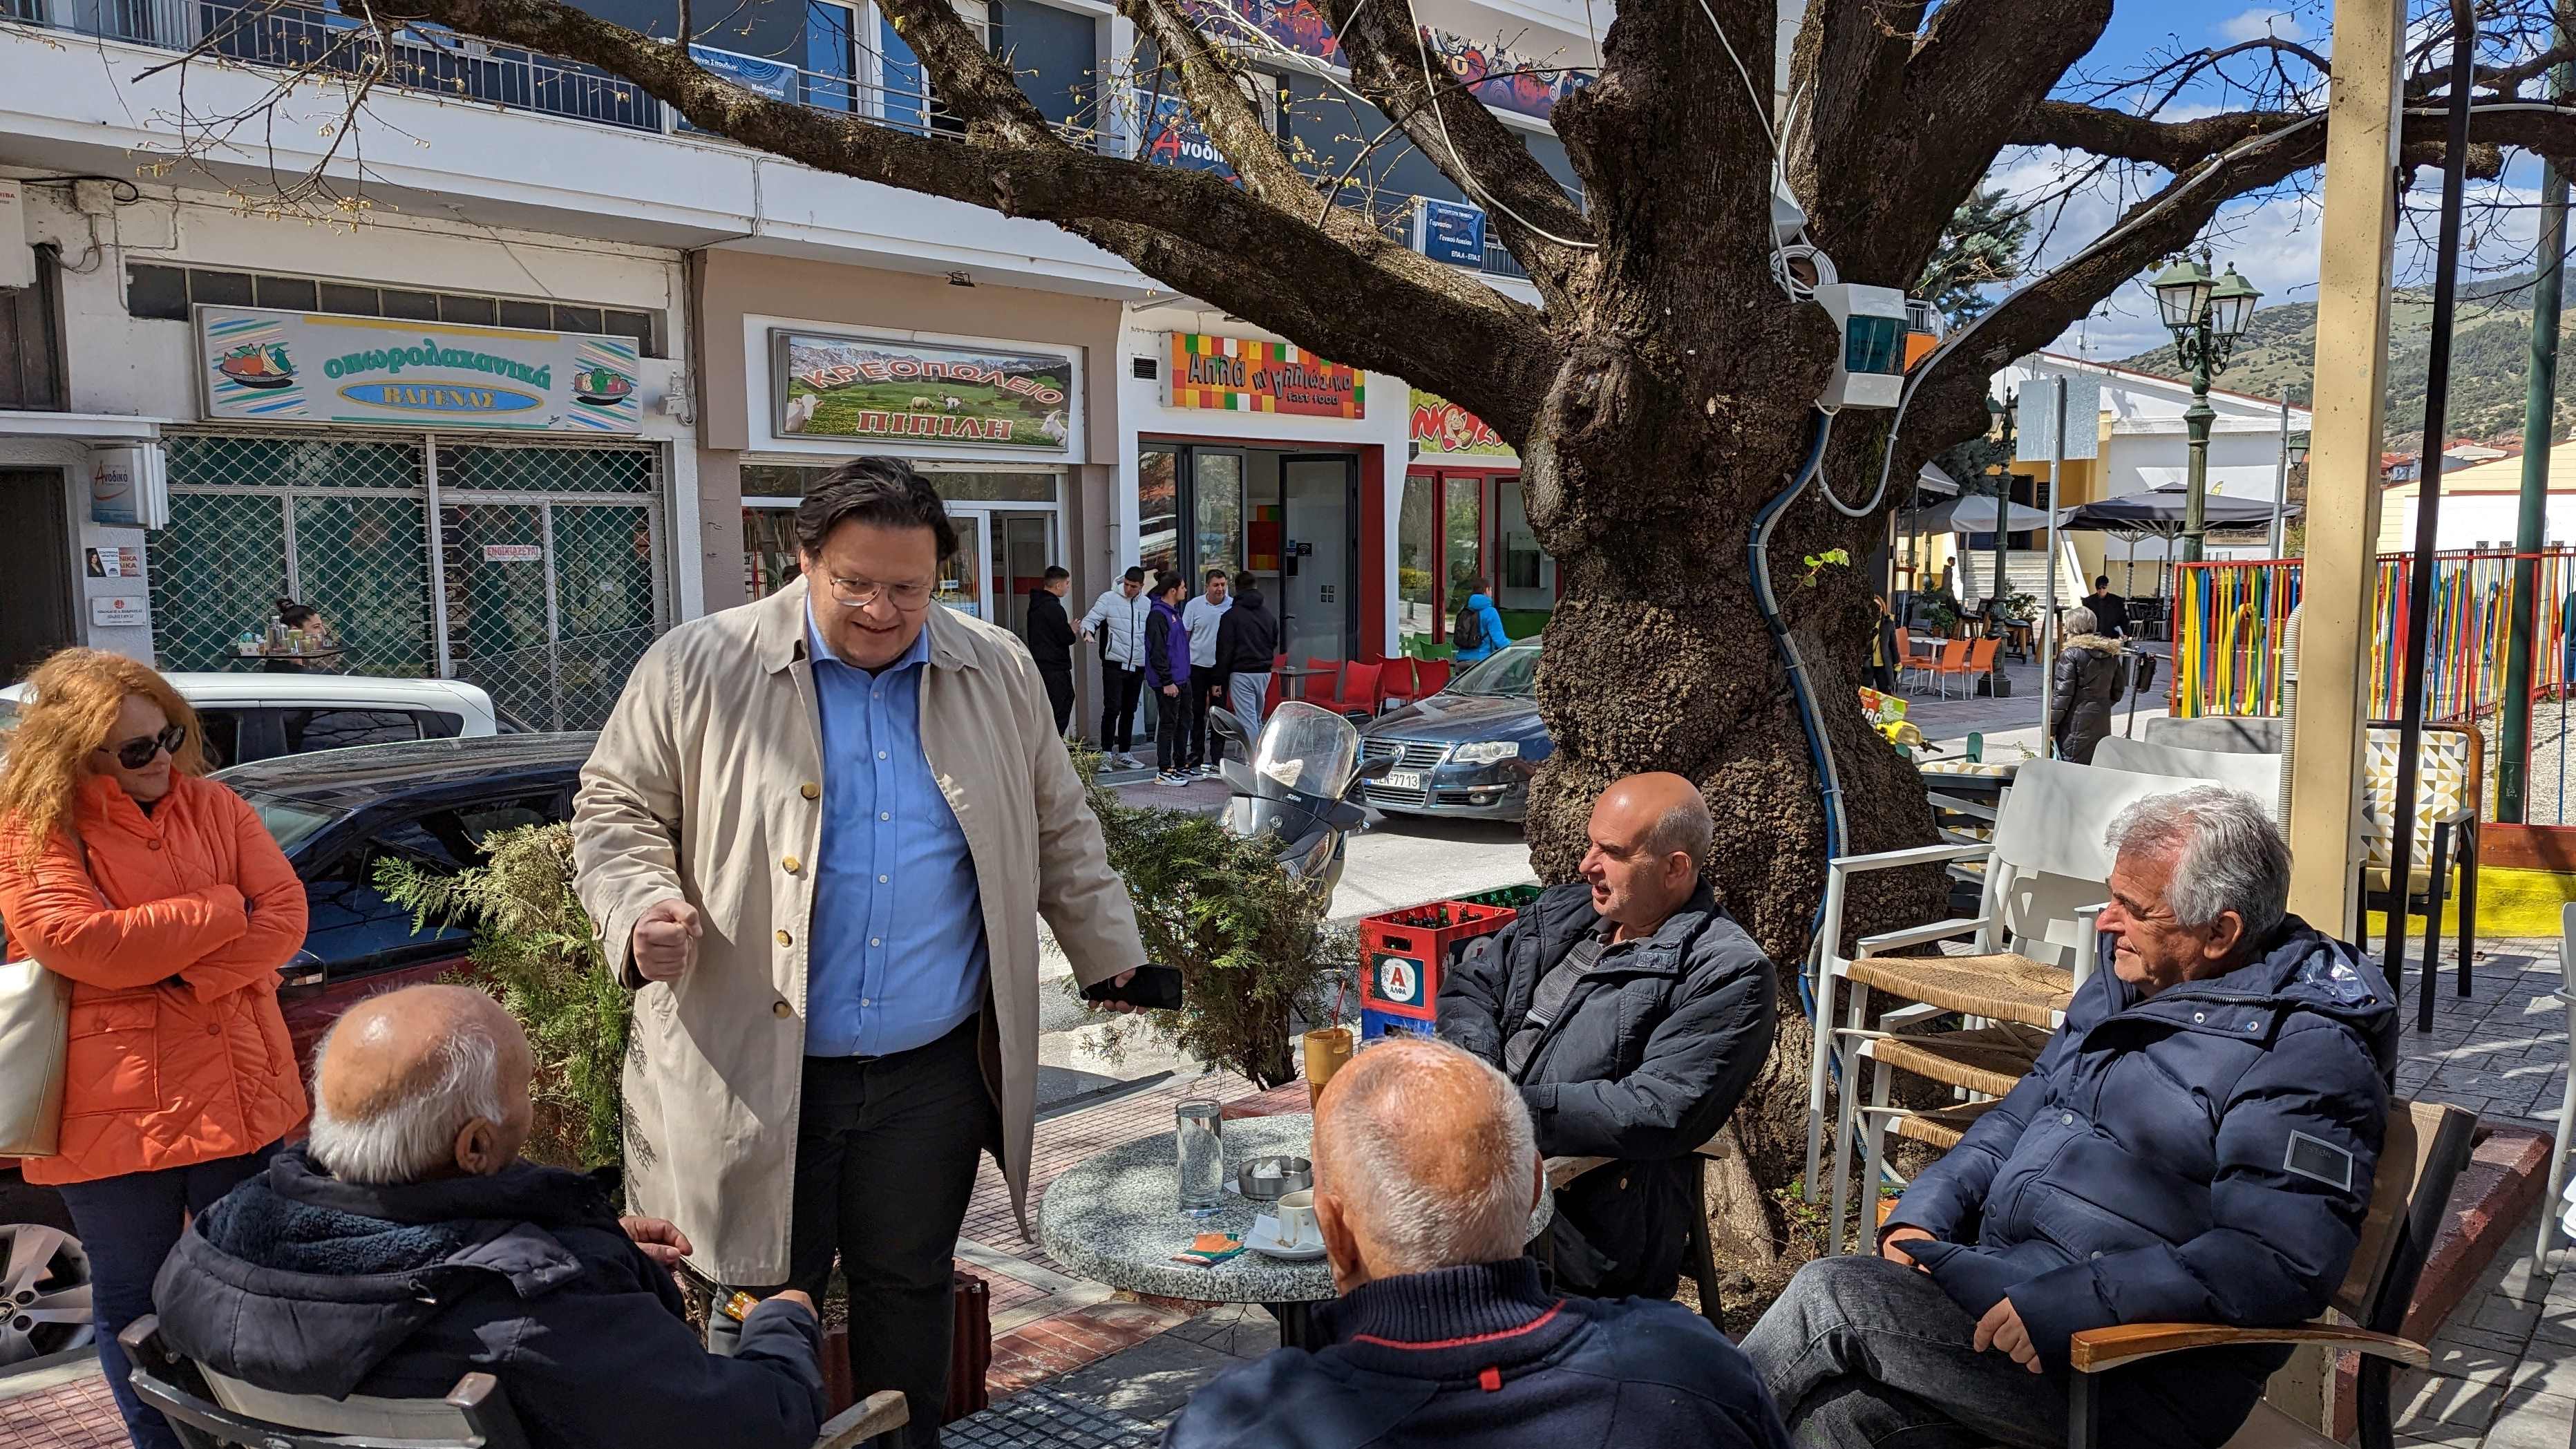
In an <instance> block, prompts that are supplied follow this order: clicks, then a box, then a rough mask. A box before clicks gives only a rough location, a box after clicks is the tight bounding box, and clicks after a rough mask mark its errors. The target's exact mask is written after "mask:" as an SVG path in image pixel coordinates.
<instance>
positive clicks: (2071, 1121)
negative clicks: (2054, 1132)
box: [2057, 1112, 2075, 1127]
mask: <svg viewBox="0 0 2576 1449" xmlns="http://www.w3.org/2000/svg"><path fill="white" fill-rule="evenodd" d="M2057 1125H2058V1126H2060V1127H2072V1126H2074V1125H2075V1114H2074V1113H2072V1112H2060V1113H2058V1114H2057Z"/></svg>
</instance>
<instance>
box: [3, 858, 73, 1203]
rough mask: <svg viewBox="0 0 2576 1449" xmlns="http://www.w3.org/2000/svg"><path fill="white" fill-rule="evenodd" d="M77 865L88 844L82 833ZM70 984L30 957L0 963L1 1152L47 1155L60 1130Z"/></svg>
mask: <svg viewBox="0 0 2576 1449" xmlns="http://www.w3.org/2000/svg"><path fill="white" fill-rule="evenodd" d="M72 843H73V844H74V845H76V846H79V847H80V852H81V869H82V870H83V871H87V870H88V869H89V848H88V847H87V846H86V845H83V844H82V843H81V840H80V837H79V836H77V835H75V836H73V837H72ZM71 1017H72V983H71V979H70V978H69V977H66V976H59V975H56V974H55V973H53V972H51V971H48V970H46V969H45V968H44V967H43V966H42V965H40V964H38V963H37V961H36V958H34V957H33V956H29V957H26V958H24V959H21V960H17V961H7V962H0V1157H51V1156H53V1155H54V1153H55V1152H56V1151H57V1150H58V1149H59V1148H60V1146H61V1141H62V1129H63V1058H64V1055H65V1047H64V1040H65V1038H66V1036H67V1035H68V1034H69V1032H70V1030H71Z"/></svg>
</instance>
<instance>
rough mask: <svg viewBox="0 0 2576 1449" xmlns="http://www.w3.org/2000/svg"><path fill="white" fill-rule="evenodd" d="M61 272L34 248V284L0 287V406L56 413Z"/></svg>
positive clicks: (44, 250)
mask: <svg viewBox="0 0 2576 1449" xmlns="http://www.w3.org/2000/svg"><path fill="white" fill-rule="evenodd" d="M60 291H61V280H60V271H59V269H58V268H57V266H56V263H55V252H54V249H53V248H52V247H50V246H41V247H38V248H36V284H35V285H34V286H32V287H13V288H10V289H9V290H6V291H0V408H28V409H40V410H43V411H47V412H56V411H60V410H61V408H62V406H63V403H64V394H65V388H64V386H63V346H62V336H63V332H62V309H61V305H60V298H59V294H60Z"/></svg>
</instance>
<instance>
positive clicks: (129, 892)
mask: <svg viewBox="0 0 2576 1449" xmlns="http://www.w3.org/2000/svg"><path fill="white" fill-rule="evenodd" d="M75 818H76V820H77V823H78V826H79V830H80V843H79V845H75V844H73V843H72V842H71V841H70V840H68V839H59V838H58V839H56V840H55V841H54V842H53V843H52V844H51V845H49V846H48V847H47V848H46V850H45V853H44V854H43V855H41V856H39V857H38V858H37V861H36V864H35V866H34V868H33V869H29V868H27V867H26V866H24V865H22V864H20V863H19V860H18V854H19V852H18V849H17V845H16V842H15V841H13V840H11V839H10V838H9V836H10V835H11V833H12V832H10V831H8V830H6V829H0V924H5V925H6V927H7V935H8V939H9V956H10V958H11V959H15V958H18V957H21V956H33V957H35V958H36V959H37V960H38V961H40V962H42V963H44V965H45V966H46V967H47V968H49V969H51V970H53V971H55V972H58V973H60V974H62V975H64V976H68V977H70V978H71V980H72V1010H71V1032H70V1038H71V1039H70V1043H69V1045H70V1051H69V1054H68V1055H69V1060H68V1063H67V1065H66V1067H65V1070H64V1090H63V1131H62V1146H61V1151H60V1152H59V1154H58V1155H56V1156H53V1157H35V1158H28V1159H26V1160H25V1161H23V1162H22V1163H21V1164H20V1165H21V1167H22V1168H23V1170H24V1171H25V1173H26V1177H27V1180H28V1181H29V1182H33V1183H64V1182H90V1181H93V1180H95V1179H98V1178H102V1177H114V1176H117V1175H119V1174H121V1173H128V1172H144V1171H149V1170H151V1169H154V1168H162V1167H182V1166H186V1165H187V1164H189V1163H193V1162H209V1161H212V1160H214V1159H217V1158H222V1157H231V1156H234V1155H235V1154H238V1153H243V1152H249V1151H252V1150H254V1149H257V1148H260V1147H265V1146H267V1145H268V1144H269V1143H272V1142H275V1141H277V1140H278V1139H279V1138H281V1137H283V1136H285V1135H286V1134H287V1132H288V1131H290V1130H291V1129H293V1128H294V1127H295V1126H296V1125H297V1124H298V1123H300V1122H302V1121H303V1120H304V1111H305V1103H304V1086H303V1083H302V1082H301V1081H300V1080H299V1079H298V1076H297V1072H296V1064H295V1047H294V1044H293V1042H292V1041H291V1040H290V1039H289V1038H288V1036H287V1032H286V1019H285V1017H283V1016H282V1015H280V1014H279V1012H278V1009H277V983H278V974H277V969H278V967H280V966H282V965H284V964H285V963H286V961H287V959H288V958H289V957H291V956H292V955H294V954H295V952H296V951H297V950H298V949H299V948H301V947H302V946H303V944H304V887H303V885H302V883H301V882H299V881H298V880H297V879H296V877H295V868H294V867H293V866H290V865H288V864H287V863H286V857H285V855H284V854H283V853H282V852H280V851H279V850H278V848H277V842H276V841H275V840H274V839H272V838H270V836H269V833H268V831H267V829H266V828H265V827H264V826H262V825H261V824H260V822H259V816H258V815H257V814H256V813H255V812H253V811H252V809H251V808H250V806H249V805H248V804H247V803H246V802H244V801H243V799H242V798H241V797H240V796H239V795H236V794H234V793H233V792H232V791H230V790H228V789H225V788H224V787H223V786H221V785H218V784H214V783H213V782H211V781H207V780H200V779H193V778H190V777H187V776H180V777H178V778H177V779H175V780H174V781H173V783H172V785H171V788H170V793H169V794H168V795H166V796H164V797H163V798H162V800H161V802H160V804H158V805H157V806H155V807H153V811H152V813H151V814H150V815H146V814H144V813H143V810H142V808H141V807H140V806H138V805H136V804H135V803H134V800H133V799H132V798H131V797H130V796H128V795H127V794H126V793H125V792H124V791H123V790H120V789H118V788H117V786H116V783H115V781H113V780H110V779H108V778H106V777H105V776H90V777H88V778H86V779H84V780H83V781H82V782H81V789H80V797H79V803H78V807H77V809H76V812H75ZM83 847H86V852H87V857H88V868H87V869H86V870H84V869H83V868H82V855H83Z"/></svg>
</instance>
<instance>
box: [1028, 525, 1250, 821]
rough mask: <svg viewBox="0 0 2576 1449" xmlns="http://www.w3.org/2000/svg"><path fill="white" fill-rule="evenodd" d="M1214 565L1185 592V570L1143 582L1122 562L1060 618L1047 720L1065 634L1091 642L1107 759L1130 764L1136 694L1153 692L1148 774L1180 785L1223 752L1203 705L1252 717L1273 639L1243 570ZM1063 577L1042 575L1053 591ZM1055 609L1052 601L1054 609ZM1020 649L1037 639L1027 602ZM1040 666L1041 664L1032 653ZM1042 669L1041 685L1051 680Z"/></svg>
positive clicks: (1064, 719)
mask: <svg viewBox="0 0 2576 1449" xmlns="http://www.w3.org/2000/svg"><path fill="white" fill-rule="evenodd" d="M1233 583H1234V580H1233V579H1232V578H1231V577H1230V576H1229V575H1228V574H1227V573H1226V571H1225V570H1223V569H1210V570H1208V571H1207V574H1206V576H1205V578H1204V580H1203V589H1202V591H1201V592H1200V593H1198V594H1195V595H1192V594H1191V593H1190V592H1189V584H1188V580H1187V578H1186V576H1184V575H1182V574H1179V573H1166V574H1163V575H1160V576H1159V577H1157V578H1155V579H1154V580H1153V581H1152V582H1151V584H1150V586H1149V585H1148V582H1147V579H1146V574H1145V571H1144V570H1143V569H1141V568H1131V569H1129V570H1127V572H1126V575H1125V576H1124V577H1122V578H1121V579H1120V580H1119V581H1118V583H1117V584H1116V585H1115V586H1113V587H1111V588H1109V589H1106V590H1104V591H1102V593H1101V595H1100V597H1099V599H1098V600H1096V601H1095V602H1094V603H1093V604H1092V606H1091V609H1090V612H1088V613H1086V614H1084V615H1083V616H1082V618H1081V619H1080V620H1079V621H1078V622H1073V623H1067V624H1065V625H1063V626H1062V627H1063V631H1064V633H1065V635H1066V636H1067V642H1066V644H1065V645H1063V646H1059V648H1060V649H1061V652H1062V653H1063V654H1064V661H1065V662H1064V686H1065V692H1064V694H1063V695H1062V696H1061V698H1062V699H1063V700H1064V701H1066V702H1065V703H1063V704H1060V705H1058V707H1057V710H1056V724H1057V727H1058V728H1059V729H1062V728H1063V727H1064V726H1065V725H1066V724H1067V723H1068V722H1069V720H1070V717H1071V713H1072V710H1071V704H1070V701H1071V698H1072V660H1071V653H1070V642H1071V640H1073V639H1081V640H1090V639H1095V638H1096V639H1098V640H1099V642H1100V665H1101V697H1100V748H1101V751H1102V753H1104V754H1106V755H1107V756H1108V757H1109V762H1110V763H1111V764H1113V765H1116V766H1120V767H1123V768H1127V769H1139V768H1142V766H1143V763H1144V762H1143V761H1141V760H1139V759H1138V758H1136V753H1135V749H1136V733H1135V731H1136V714H1137V703H1138V701H1139V700H1140V699H1143V698H1146V697H1148V696H1150V697H1151V698H1152V699H1153V701H1154V710H1155V718H1156V721H1157V724H1156V727H1155V730H1154V736H1155V749H1154V755H1155V764H1156V776H1155V778H1156V779H1157V781H1159V782H1160V783H1162V784H1166V785H1185V784H1187V783H1189V782H1190V780H1192V779H1193V778H1196V777H1199V776H1203V775H1214V774H1216V773H1217V766H1218V765H1219V764H1220V763H1221V762H1222V761H1223V760H1224V758H1225V745H1224V742H1223V740H1222V739H1220V738H1219V737H1218V736H1217V735H1216V734H1215V733H1214V732H1213V731H1211V730H1210V729H1209V728H1208V711H1209V710H1210V709H1212V708H1227V709H1231V710H1232V711H1233V712H1234V714H1235V715H1236V717H1237V718H1239V719H1241V720H1242V721H1243V722H1244V724H1245V726H1246V727H1247V728H1249V729H1254V730H1257V729H1259V727H1260V724H1261V716H1262V704H1263V700H1264V697H1265V696H1266V695H1267V693H1268V691H1269V688H1270V668H1271V664H1272V661H1273V659H1274V657H1275V656H1276V654H1277V652H1278V648H1279V616H1278V615H1276V614H1274V613H1272V612H1271V611H1270V606H1269V602H1268V601H1267V600H1266V599H1264V598H1263V597H1262V596H1261V590H1260V589H1259V588H1258V587H1256V586H1255V585H1254V584H1253V582H1252V580H1251V578H1250V577H1249V576H1248V575H1247V576H1246V577H1245V579H1244V581H1243V587H1242V589H1241V591H1240V592H1239V593H1238V592H1235V591H1234V589H1233ZM1067 587H1069V580H1059V579H1057V578H1055V577H1053V571H1052V570H1051V571H1050V577H1049V578H1048V581H1047V588H1048V589H1049V590H1050V591H1051V592H1053V593H1054V595H1055V598H1057V599H1061V598H1062V597H1063V590H1064V589H1065V588H1067ZM1055 612H1056V615H1057V616H1058V617H1059V618H1060V617H1061V614H1062V606H1061V605H1060V604H1059V605H1058V606H1057V608H1056V610H1055ZM1030 618H1031V623H1030V648H1031V649H1032V651H1035V650H1037V649H1038V647H1039V642H1040V641H1039V637H1038V633H1039V631H1038V625H1037V622H1036V620H1037V611H1035V610H1032V611H1031V615H1030ZM1039 663H1040V666H1041V670H1042V671H1043V670H1044V668H1045V666H1046V665H1047V659H1046V658H1045V657H1044V656H1041V657H1040V660H1039ZM1054 684H1055V679H1054V676H1052V675H1050V676H1049V688H1050V690H1052V689H1053V688H1054Z"/></svg>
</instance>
